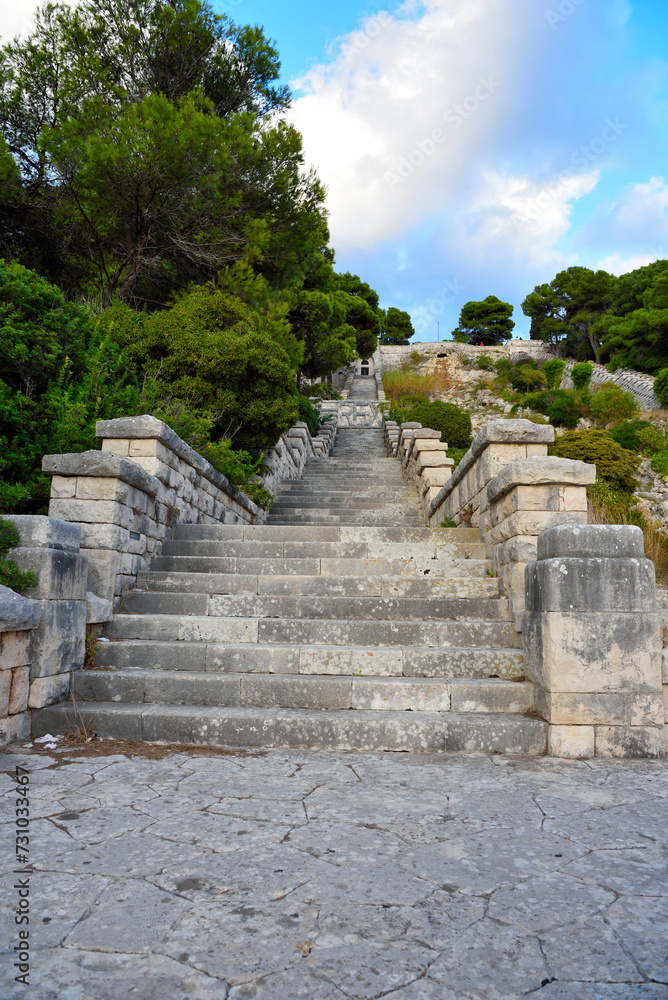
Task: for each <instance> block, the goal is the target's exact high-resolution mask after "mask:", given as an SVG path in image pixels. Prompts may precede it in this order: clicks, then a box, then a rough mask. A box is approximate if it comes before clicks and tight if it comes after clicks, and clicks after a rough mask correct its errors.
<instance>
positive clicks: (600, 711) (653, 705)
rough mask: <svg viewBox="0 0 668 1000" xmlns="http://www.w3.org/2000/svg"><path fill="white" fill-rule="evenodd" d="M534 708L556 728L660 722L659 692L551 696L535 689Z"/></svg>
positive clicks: (655, 724)
mask: <svg viewBox="0 0 668 1000" xmlns="http://www.w3.org/2000/svg"><path fill="white" fill-rule="evenodd" d="M535 708H536V711H537V712H538V713H539V715H540V716H541V717H542V718H543V719H545V720H546V721H547V722H549V723H551V724H552V725H557V726H577V725H581V726H596V725H610V726H657V725H661V724H662V723H663V721H664V720H663V714H664V713H663V698H662V697H661V695H660V694H659V692H656V693H655V694H636V693H634V692H626V691H625V692H613V693H605V694H604V693H600V692H597V693H593V694H584V693H564V692H556V693H554V692H552V693H551V692H546V691H544V690H543V689H542V688H541V687H540V686H539V685H536V688H535Z"/></svg>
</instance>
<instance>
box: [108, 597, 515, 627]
mask: <svg viewBox="0 0 668 1000" xmlns="http://www.w3.org/2000/svg"><path fill="white" fill-rule="evenodd" d="M122 608H123V612H127V613H129V614H139V615H145V614H148V615H197V616H204V615H207V616H210V617H213V618H280V619H288V618H300V619H302V618H303V619H310V620H314V621H320V620H323V621H330V620H339V619H345V620H347V621H357V620H359V621H367V622H371V621H383V622H386V621H390V622H418V621H421V622H430V621H457V620H461V619H466V620H478V619H484V620H485V621H497V622H498V621H507V620H508V601H507V600H505V599H501V598H498V597H494V598H487V597H462V598H456V597H455V598H434V597H338V596H331V595H330V596H327V597H313V596H299V597H295V596H292V595H282V594H259V595H258V594H211V595H209V594H193V593H181V594H179V593H166V592H155V591H145V590H133V591H130V592H129V593H128V594H127V595H126V596H125V599H124V601H123V605H122Z"/></svg>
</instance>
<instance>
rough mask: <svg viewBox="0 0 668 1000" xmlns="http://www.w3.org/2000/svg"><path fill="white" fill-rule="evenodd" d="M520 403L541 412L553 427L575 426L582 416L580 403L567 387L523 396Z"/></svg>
mask: <svg viewBox="0 0 668 1000" xmlns="http://www.w3.org/2000/svg"><path fill="white" fill-rule="evenodd" d="M522 405H523V406H525V407H528V408H529V409H530V410H536V411H537V412H538V413H543V414H544V415H545V416H546V417H547V418H548V419H549V421H550V423H551V424H552V425H553V427H571V428H572V427H576V426H577V422H578V420H579V419H580V417H581V416H582V404H581V402H580V401H579V400H578V399H577V398H576V396H575V394H574V393H573V392H569V391H568V389H548V390H547V391H546V392H536V393H533V394H531V395H529V396H525V397H524V399H523V400H522Z"/></svg>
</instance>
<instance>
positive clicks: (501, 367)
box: [494, 358, 513, 378]
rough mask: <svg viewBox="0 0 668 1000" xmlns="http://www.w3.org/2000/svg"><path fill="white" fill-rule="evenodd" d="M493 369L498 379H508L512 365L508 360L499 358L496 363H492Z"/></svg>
mask: <svg viewBox="0 0 668 1000" xmlns="http://www.w3.org/2000/svg"><path fill="white" fill-rule="evenodd" d="M494 368H495V369H496V372H497V374H498V375H499V378H510V375H511V372H512V370H513V363H512V361H511V360H510V358H499V360H498V361H495V362H494Z"/></svg>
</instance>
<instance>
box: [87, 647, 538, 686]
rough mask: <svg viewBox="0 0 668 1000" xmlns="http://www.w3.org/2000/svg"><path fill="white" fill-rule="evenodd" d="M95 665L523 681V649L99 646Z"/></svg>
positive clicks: (123, 667) (182, 669) (184, 670)
mask: <svg viewBox="0 0 668 1000" xmlns="http://www.w3.org/2000/svg"><path fill="white" fill-rule="evenodd" d="M95 663H96V665H97V666H98V667H103V668H105V669H112V670H137V669H141V670H163V671H165V670H169V671H172V670H173V671H178V672H185V673H187V674H191V673H193V672H203V671H207V672H213V673H220V672H231V673H261V674H307V675H308V674H321V675H322V674H327V675H335V676H338V675H349V676H353V675H354V676H363V677H367V676H368V677H435V678H441V679H445V680H448V679H452V678H466V679H468V680H472V679H476V678H482V679H489V678H491V679H494V678H501V679H504V680H515V681H517V680H521V679H522V678H523V677H524V658H523V654H522V651H521V650H519V649H513V648H508V647H507V648H493V647H482V648H481V647H478V648H476V647H468V648H467V647H441V648H434V647H422V648H421V647H405V648H404V647H400V646H399V647H392V648H390V647H380V646H376V647H369V646H316V645H310V646H298V645H295V646H285V645H281V646H279V645H271V644H262V645H253V644H252V643H236V644H235V643H216V642H209V643H206V642H164V641H161V640H154V641H146V640H136V639H126V640H117V641H114V642H104V641H103V642H100V644H99V646H98V650H97V653H96V656H95Z"/></svg>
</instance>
